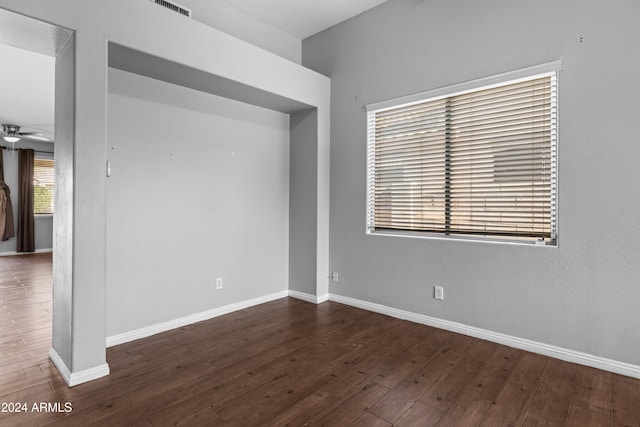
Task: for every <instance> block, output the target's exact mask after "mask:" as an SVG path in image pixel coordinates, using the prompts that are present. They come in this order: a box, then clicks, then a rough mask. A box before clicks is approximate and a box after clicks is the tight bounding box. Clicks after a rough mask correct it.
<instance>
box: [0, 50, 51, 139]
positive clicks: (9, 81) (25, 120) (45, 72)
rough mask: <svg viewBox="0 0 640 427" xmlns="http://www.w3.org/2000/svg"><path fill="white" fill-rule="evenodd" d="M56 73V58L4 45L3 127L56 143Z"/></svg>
mask: <svg viewBox="0 0 640 427" xmlns="http://www.w3.org/2000/svg"><path fill="white" fill-rule="evenodd" d="M54 72H55V58H54V57H52V56H47V55H42V54H39V53H34V52H30V51H27V50H23V49H19V48H16V47H11V46H8V45H5V44H0V124H12V125H18V126H20V127H21V129H20V131H21V132H41V133H42V134H43V135H44V136H46V137H48V138H50V139H52V140H53V123H54V114H53V112H54ZM0 141H2V140H1V139H0ZM2 142H3V141H2Z"/></svg>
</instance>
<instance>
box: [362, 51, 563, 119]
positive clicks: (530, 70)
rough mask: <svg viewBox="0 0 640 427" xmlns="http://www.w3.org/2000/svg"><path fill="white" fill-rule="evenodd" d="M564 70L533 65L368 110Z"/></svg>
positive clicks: (370, 108)
mask: <svg viewBox="0 0 640 427" xmlns="http://www.w3.org/2000/svg"><path fill="white" fill-rule="evenodd" d="M560 70H562V61H561V60H558V61H552V62H547V63H544V64H538V65H533V66H531V67H526V68H520V69H518V70H513V71H508V72H506V73H501V74H495V75H492V76H488V77H483V78H480V79H475V80H469V81H466V82H462V83H456V84H452V85H449V86H444V87H440V88H436V89H431V90H427V91H424V92H419V93H413V94H411V95H406V96H401V97H399V98H394V99H389V100H386V101H380V102H375V103H373V104H368V105H367V106H366V109H367V111H368V112H372V111H380V110H385V109H388V108H397V107H401V106H405V105H408V104H414V103H417V102H423V101H425V100H429V99H435V98H439V97H443V96H451V95H455V94H460V93H464V92H466V91H470V90H475V89H478V88H481V87H487V88H488V87H491V86H495V85H499V84H503V83H505V82H508V81H511V80H519V79H530V78H532V77H533V76H536V75H542V74H548V73H554V72H557V71H560Z"/></svg>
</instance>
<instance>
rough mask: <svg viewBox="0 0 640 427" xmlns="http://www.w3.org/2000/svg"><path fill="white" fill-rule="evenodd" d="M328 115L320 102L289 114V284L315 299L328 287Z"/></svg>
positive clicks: (324, 295) (323, 295)
mask: <svg viewBox="0 0 640 427" xmlns="http://www.w3.org/2000/svg"><path fill="white" fill-rule="evenodd" d="M327 102H328V100H327ZM328 120H329V113H328V111H327V109H324V108H311V109H307V110H302V111H296V112H293V113H291V120H290V148H289V153H290V161H289V163H290V165H289V170H290V178H289V199H290V202H289V289H290V290H292V291H294V292H301V293H302V294H306V296H313V298H311V300H313V301H314V302H316V303H319V302H323V301H326V300H327V298H328V292H329V237H328V236H329V139H328V132H326V131H325V130H328V129H329V122H328ZM299 296H303V297H304V295H299Z"/></svg>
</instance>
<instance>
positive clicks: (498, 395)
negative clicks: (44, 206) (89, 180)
mask: <svg viewBox="0 0 640 427" xmlns="http://www.w3.org/2000/svg"><path fill="white" fill-rule="evenodd" d="M50 328H51V256H50V255H48V254H42V255H41V254H38V255H29V256H16V257H4V258H0V404H2V405H3V406H4V409H5V410H9V409H11V408H10V407H9V405H11V404H13V405H15V404H16V403H26V404H27V411H26V412H0V425H2V426H41V425H53V426H93V425H96V426H169V425H189V426H254V425H255V426H262V425H266V426H320V425H327V426H367V427H372V426H391V425H394V426H540V425H544V426H563V425H566V426H640V381H639V380H635V379H631V378H627V377H623V376H620V375H615V374H611V373H608V372H603V371H599V370H596V369H592V368H587V367H584V366H579V365H575V364H571V363H567V362H563V361H559V360H555V359H550V358H547V357H544V356H540V355H536V354H532V353H528V352H525V351H521V350H516V349H513V348H509V347H505V346H501V345H498V344H493V343H490V342H487V341H482V340H478V339H475V338H470V337H466V336H462V335H458V334H454V333H451V332H447V331H443V330H438V329H433V328H430V327H427V326H422V325H417V324H413V323H409V322H406V321H401V320H398V319H393V318H390V317H386V316H383V315H379V314H375V313H369V312H366V311H363V310H359V309H355V308H352V307H348V306H344V305H341V304H338V303H334V302H326V303H323V304H320V305H317V306H316V305H313V304H309V303H305V302H302V301H298V300H295V299H290V298H285V299H281V300H277V301H274V302H271V303H267V304H262V305H260V306H256V307H253V308H250V309H247V310H242V311H238V312H235V313H232V314H229V315H226V316H221V317H218V318H215V319H212V320H209V321H206V322H201V323H198V324H195V325H190V326H187V327H183V328H179V329H177V330H173V331H169V332H166V333H162V334H158V335H155V336H153V337H149V338H147V339H143V340H138V341H135V342H131V343H127V344H123V345H120V346H116V347H113V348H110V349H108V350H107V361H108V363H109V365H110V368H111V372H112V373H111V375H110V376H109V377H106V378H102V379H99V380H96V381H93V382H90V383H87V384H82V385H79V386H76V387H74V388H68V387H67V386H66V385H65V383H64V381H63V380H62V378H61V377H60V375H59V374H58V372H57V371H56V369H55V368H54V367H53V365H52V364H51V362H50V361H49V360H48V356H47V355H48V350H49V346H50V340H51V336H50V334H51V333H50ZM34 403H36V404H37V408H40V406H39V404H40V403H44V404H45V405H46V404H49V407H48V408H45V410H42V411H34V410H33V409H34V408H33V404H34ZM56 405H57V406H56ZM65 405H70V406H67V407H65ZM0 409H2V408H0ZM65 409H67V410H68V409H71V410H70V411H67V412H65ZM52 410H53V412H52Z"/></svg>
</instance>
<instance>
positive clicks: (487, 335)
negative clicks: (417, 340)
mask: <svg viewBox="0 0 640 427" xmlns="http://www.w3.org/2000/svg"><path fill="white" fill-rule="evenodd" d="M329 299H330V300H331V301H335V302H339V303H341V304H346V305H350V306H352V307H357V308H361V309H364V310H368V311H373V312H375V313H380V314H385V315H387V316H391V317H395V318H398V319H403V320H408V321H410V322H415V323H420V324H423V325H427V326H432V327H434V328H439V329H445V330H447V331H452V332H456V333H459V334H463V335H469V336H472V337H475V338H480V339H483V340H487V341H492V342H495V343H498V344H504V345H507V346H509V347H514V348H519V349H521V350H526V351H530V352H532V353H538V354H542V355H544V356H549V357H553V358H556V359H560V360H564V361H567V362H572V363H577V364H579V365H585V366H590V367H592V368H596V369H602V370H604V371H608V372H613V373H616V374H620V375H626V376H628V377H632V378H638V379H640V366H638V365H632V364H629V363H624V362H619V361H616V360H612V359H607V358H604V357H599V356H594V355H591V354H587V353H582V352H580V351H575V350H569V349H566V348H562V347H557V346H554V345H549V344H544V343H541V342H537V341H531V340H527V339H523V338H518V337H514V336H511V335H506V334H501V333H498V332H492V331H488V330H486V329H481V328H476V327H474V326H468V325H464V324H462V323H457V322H451V321H449V320H443V319H438V318H436V317H431V316H426V315H424V314H418V313H412V312H410V311H405V310H399V309H396V308H393V307H387V306H385V305H381V304H376V303H372V302H367V301H362V300H358V299H354V298H349V297H345V296H341V295H335V294H331V295H330V298H329Z"/></svg>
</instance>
